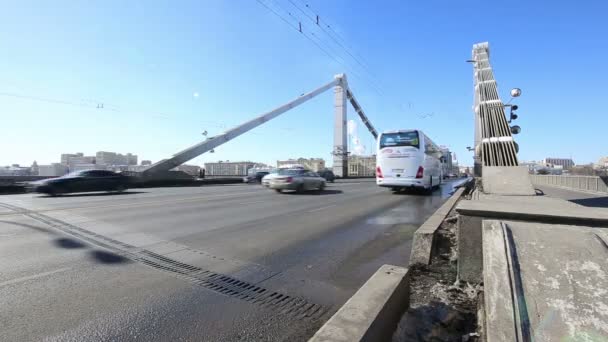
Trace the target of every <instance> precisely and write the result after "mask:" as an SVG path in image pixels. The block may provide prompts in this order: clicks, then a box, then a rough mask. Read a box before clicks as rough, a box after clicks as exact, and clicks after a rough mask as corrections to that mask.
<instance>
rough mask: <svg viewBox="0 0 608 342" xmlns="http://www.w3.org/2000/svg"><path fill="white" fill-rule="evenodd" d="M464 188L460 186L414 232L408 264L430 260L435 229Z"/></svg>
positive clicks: (428, 261) (424, 262) (423, 262)
mask: <svg viewBox="0 0 608 342" xmlns="http://www.w3.org/2000/svg"><path fill="white" fill-rule="evenodd" d="M465 189H466V188H464V187H461V188H460V189H458V190H456V192H455V193H454V194H453V195H452V197H450V198H449V199H448V200H447V201H446V202H445V203H444V204H443V205H442V206H441V207H439V209H437V211H435V213H434V214H433V215H431V217H429V218H428V219H427V220H426V221H425V222H424V223H423V224H422V226H420V228H418V230H416V232H415V233H414V242H413V244H412V251H411V254H410V265H413V264H417V263H420V264H425V265H428V264H429V263H430V262H431V257H432V253H433V241H434V238H435V231H436V230H437V229H438V228H439V226H440V225H441V223H442V222H443V220H444V219H445V218H446V216H448V214H449V213H450V211H451V210H452V208H454V205H456V202H457V201H458V199H459V198H460V197H461V196H462V194H463V193H464V191H465Z"/></svg>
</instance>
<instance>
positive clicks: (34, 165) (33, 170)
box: [30, 160, 38, 176]
mask: <svg viewBox="0 0 608 342" xmlns="http://www.w3.org/2000/svg"><path fill="white" fill-rule="evenodd" d="M30 174H31V175H32V176H38V163H37V162H36V161H35V160H34V162H33V163H32V166H31V167H30Z"/></svg>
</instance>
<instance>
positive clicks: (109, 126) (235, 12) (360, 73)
mask: <svg viewBox="0 0 608 342" xmlns="http://www.w3.org/2000/svg"><path fill="white" fill-rule="evenodd" d="M279 3H280V5H281V6H282V7H284V8H287V9H289V8H290V6H291V5H290V4H289V2H286V1H280V2H279ZM480 4H481V3H478V2H476V1H473V2H468V3H446V4H445V5H444V6H435V5H433V4H428V3H415V4H406V3H401V2H389V3H387V4H385V5H383V6H377V5H375V4H373V3H356V4H353V3H351V2H346V1H343V0H340V1H335V2H323V1H320V0H317V1H311V2H310V5H311V8H315V9H316V10H317V11H318V12H319V13H321V15H322V17H324V18H328V19H327V20H330V22H331V23H332V24H333V26H332V27H334V28H335V30H336V31H337V32H339V34H340V35H341V37H343V38H344V42H345V44H344V45H345V46H348V47H350V48H351V50H352V54H353V55H354V56H359V55H361V58H358V59H360V60H361V61H362V62H363V63H361V64H364V65H365V66H366V67H362V66H360V65H359V63H357V61H356V60H353V59H352V58H351V57H350V56H349V55H348V54H347V53H346V52H345V51H344V50H343V49H342V48H341V47H339V46H336V45H331V46H329V44H333V43H332V41H331V40H330V39H329V38H328V37H327V36H325V35H324V33H323V32H321V31H319V30H318V28H316V27H315V26H314V24H311V23H310V22H308V21H305V19H306V18H305V17H304V16H302V15H300V16H301V18H299V19H300V20H301V21H302V26H303V30H304V32H305V33H307V34H308V35H309V36H310V34H311V33H314V34H316V35H317V36H318V37H319V38H320V39H323V40H322V41H321V45H322V46H325V45H328V48H327V52H328V53H329V56H328V55H327V54H326V53H324V52H323V50H320V49H319V48H318V47H317V46H316V45H315V44H312V43H311V42H310V41H309V40H308V39H306V38H305V37H304V36H303V34H301V33H299V32H297V31H295V30H293V29H291V28H290V27H289V26H288V25H286V23H285V22H283V21H282V20H281V19H279V18H277V16H276V15H274V14H273V13H272V12H270V11H268V10H267V9H266V8H264V7H263V6H260V4H258V3H257V2H255V1H252V2H245V3H239V4H236V3H230V2H214V1H210V2H203V3H200V2H194V1H193V2H184V3H182V4H180V6H174V5H172V4H170V3H156V4H149V5H148V6H146V11H145V12H146V13H142V11H141V9H140V8H139V7H138V6H137V5H135V4H127V5H124V4H122V3H109V4H107V5H102V4H100V3H97V4H96V3H93V4H86V5H85V4H72V5H70V6H65V8H64V7H63V6H53V5H51V4H44V3H36V4H35V5H28V4H23V3H12V4H7V6H6V7H7V8H6V11H3V13H2V14H0V19H1V20H0V22H2V25H3V30H0V42H2V43H0V44H1V45H0V46H1V47H2V50H3V51H19V53H7V54H6V56H5V63H3V64H2V66H0V73H1V74H2V75H3V80H4V82H3V83H2V85H1V86H0V98H1V101H0V110H1V111H2V112H3V113H11V114H10V115H6V117H5V118H3V119H4V122H3V125H6V127H10V128H11V129H10V130H6V132H3V134H2V136H0V145H2V146H11V147H12V148H11V149H10V150H9V149H5V150H3V153H2V154H1V155H0V165H1V164H12V163H19V164H25V165H29V164H31V162H33V161H34V160H37V161H38V162H39V163H43V164H46V163H50V162H52V161H53V160H54V158H55V155H57V154H59V153H62V151H70V150H75V149H78V150H85V151H92V150H96V149H100V150H109V151H113V150H131V151H138V153H139V155H141V156H142V158H145V159H151V160H155V161H158V160H160V159H163V158H167V157H169V156H171V155H173V154H174V153H176V152H177V151H180V150H182V149H184V148H187V147H188V146H191V145H193V144H195V143H197V142H200V141H201V140H202V135H201V133H202V132H203V131H207V132H208V133H209V134H210V135H214V134H218V133H221V132H223V131H225V130H226V129H228V128H230V127H233V126H235V125H237V124H240V123H242V122H245V121H246V120H249V119H251V118H253V117H255V116H256V115H259V114H260V113H264V112H266V111H268V110H271V109H273V108H276V107H278V106H280V105H281V104H283V103H286V102H287V101H289V100H292V99H294V98H297V97H298V96H299V94H302V93H304V92H307V91H310V90H312V89H315V88H316V87H318V86H320V85H322V84H324V83H326V82H328V81H330V80H331V79H332V78H333V76H334V75H335V74H339V73H346V74H347V77H348V82H349V85H350V86H351V87H352V89H353V91H354V93H355V94H356V96H357V98H358V100H359V102H360V104H361V105H362V107H363V109H364V111H365V112H366V114H367V115H368V117H369V118H370V120H371V121H372V123H373V124H374V126H375V127H376V128H377V129H378V130H386V129H397V128H419V129H422V130H424V131H425V133H426V134H428V136H429V137H431V138H432V139H433V140H434V141H435V142H436V143H438V144H440V145H446V146H448V147H449V148H450V149H451V150H452V151H454V152H455V153H456V154H457V155H458V159H459V161H460V163H461V164H463V165H468V164H471V163H472V154H471V153H470V152H468V151H467V150H466V147H467V146H472V143H473V141H472V140H473V113H472V110H471V106H472V103H473V101H472V93H473V89H472V68H471V65H470V64H467V63H465V61H466V60H467V59H469V58H470V51H471V46H472V44H474V43H477V42H480V41H489V42H490V46H491V50H492V52H493V53H492V56H493V58H492V65H493V67H494V70H495V74H496V75H495V76H496V79H497V81H498V87H499V90H500V94H501V96H502V98H503V100H504V101H505V102H507V101H508V100H509V96H508V94H509V90H510V89H511V88H513V87H519V88H521V89H522V91H523V92H522V96H521V97H519V98H517V99H516V100H515V101H513V103H516V104H517V105H518V106H519V107H520V109H519V112H518V113H519V119H518V120H517V122H516V123H517V124H518V125H520V126H521V127H522V133H521V134H519V135H517V136H516V137H515V139H516V140H517V142H518V143H519V146H520V153H519V159H520V160H531V159H541V158H544V157H546V156H555V157H562V158H567V157H570V156H572V158H573V159H574V160H575V161H576V162H577V163H580V164H584V163H590V162H595V161H596V160H597V159H598V158H600V157H602V155H605V154H606V152H602V151H600V153H597V152H596V150H595V149H590V148H588V146H587V145H588V144H589V142H590V141H601V140H602V139H603V137H604V135H605V125H604V124H601V123H602V122H605V120H606V119H605V117H604V116H603V112H602V111H601V108H603V107H602V106H603V105H602V103H601V98H603V97H602V95H603V90H604V89H605V86H604V85H603V83H602V80H603V79H605V78H606V77H607V76H608V71H607V70H606V68H604V67H603V61H604V60H605V59H606V57H608V50H607V49H606V48H605V47H604V46H603V45H602V44H597V42H598V41H602V40H603V37H604V35H605V34H606V30H605V29H598V27H599V28H601V27H605V25H601V23H603V17H602V13H606V10H607V8H606V6H608V5H607V4H605V3H599V2H598V3H594V4H589V5H587V6H577V5H576V4H574V3H572V4H570V3H568V4H552V5H551V6H546V5H544V4H542V3H508V4H486V3H483V6H484V7H488V6H489V8H488V9H489V10H494V11H496V12H501V13H503V12H505V13H506V12H510V13H512V12H517V13H518V17H519V19H521V20H520V21H519V23H518V25H516V26H510V27H508V29H507V28H505V27H503V26H499V25H495V26H488V27H484V29H483V30H482V31H480V29H479V28H478V26H476V25H473V24H472V23H470V22H467V21H463V20H461V19H460V18H462V17H465V16H467V15H470V13H472V12H474V11H475V10H476V9H477V8H478V6H479V5H480ZM276 10H278V11H279V12H278V13H283V14H284V15H285V16H286V17H287V18H290V17H289V16H288V15H287V13H286V12H284V11H283V12H281V8H279V7H277V8H276ZM346 11H348V13H349V15H347V16H346V15H344V13H346ZM8 13H11V14H10V15H8ZM197 13H205V14H206V17H205V18H206V19H205V20H200V17H199V16H198V15H197ZM293 13H294V16H295V13H296V12H293ZM428 13H433V15H432V16H429V15H428ZM541 13H542V15H541V17H542V18H541V19H542V20H540V21H539V15H540V14H541ZM105 17H112V18H113V21H114V22H115V25H107V24H106V23H104V22H103V19H102V18H105ZM66 18H70V20H64V19H66ZM423 18H424V19H423ZM583 18H584V19H583ZM135 19H136V20H135ZM289 20H290V22H291V23H292V24H293V23H296V24H297V20H295V19H294V20H292V19H289ZM404 23H405V24H404ZM24 25H25V26H28V27H29V28H30V29H28V30H26V31H24V30H23V27H24ZM166 25H171V26H172V27H173V28H174V30H171V31H167V30H165V29H164V27H165V26H166ZM100 27H103V30H100V29H99V28H100ZM252 27H255V28H256V30H251V28H252ZM546 32H552V34H550V35H547V34H546ZM378 37H383V39H378ZM243 41H249V42H252V43H251V44H243V43H242V42H243ZM539 41H542V42H543V51H544V53H543V54H533V53H522V52H523V51H533V49H534V48H536V47H537V46H538V42H539ZM100 42H103V43H100ZM326 47H327V46H326ZM351 50H349V51H351ZM583 50H584V51H586V57H585V63H584V65H582V64H581V63H580V62H579V61H577V58H574V57H576V56H575V55H574V51H583ZM67 51H69V53H67ZM243 56H247V57H246V58H243ZM547 56H551V57H547ZM555 56H559V57H555ZM587 70H594V72H593V73H590V72H586V71H587ZM558 71H559V72H558ZM579 84H584V85H585V86H584V87H580V86H575V85H579ZM561 93H565V94H567V96H566V97H565V100H560V101H556V100H555V98H556V96H561ZM572 116H574V117H582V118H584V120H571V119H569V118H571V117H572ZM349 119H354V120H355V121H357V122H358V123H359V137H360V139H361V143H362V145H363V146H372V147H373V139H372V138H371V135H370V134H369V133H368V132H367V131H366V130H365V128H364V127H363V125H361V123H360V121H358V119H357V118H356V114H355V113H354V111H353V110H352V108H349ZM593 122H595V123H597V124H593V125H590V124H588V123H593ZM332 128H333V94H332V93H331V92H328V93H326V94H323V95H320V96H319V97H318V98H317V99H314V100H313V101H311V102H310V103H307V104H305V105H303V106H302V107H300V108H296V109H294V110H292V111H290V112H288V113H285V114H284V115H283V116H281V117H279V118H277V119H274V120H272V121H270V122H268V123H267V124H265V125H263V126H262V127H259V128H257V129H255V130H253V131H252V132H249V133H247V134H245V135H243V136H241V137H238V138H237V139H235V140H234V141H231V142H229V143H228V144H226V145H224V146H221V147H219V148H217V149H216V150H215V154H205V155H203V156H201V157H199V158H196V159H195V160H193V161H190V162H189V163H194V164H198V165H200V164H203V163H204V162H206V161H213V160H217V159H229V160H237V159H243V158H244V157H247V158H251V159H256V160H260V161H261V162H270V161H272V160H279V159H285V158H289V157H292V156H300V155H306V156H310V155H314V156H319V157H323V158H326V159H328V160H329V159H330V153H331V151H332V146H333V144H332V143H333V133H332ZM566 136H567V137H568V138H567V139H565V138H564V137H566ZM372 147H369V149H373V148H372Z"/></svg>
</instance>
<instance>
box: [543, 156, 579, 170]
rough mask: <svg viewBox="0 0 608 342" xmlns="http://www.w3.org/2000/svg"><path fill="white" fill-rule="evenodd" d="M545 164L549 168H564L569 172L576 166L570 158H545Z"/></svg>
mask: <svg viewBox="0 0 608 342" xmlns="http://www.w3.org/2000/svg"><path fill="white" fill-rule="evenodd" d="M543 164H545V166H547V167H551V168H552V167H554V166H556V165H559V166H562V167H563V169H565V170H569V169H571V168H572V167H573V166H574V161H572V159H569V158H545V159H544V160H543Z"/></svg>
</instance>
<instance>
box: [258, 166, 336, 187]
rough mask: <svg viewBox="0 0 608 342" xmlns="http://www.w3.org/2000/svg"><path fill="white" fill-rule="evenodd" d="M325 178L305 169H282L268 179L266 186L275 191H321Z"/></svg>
mask: <svg viewBox="0 0 608 342" xmlns="http://www.w3.org/2000/svg"><path fill="white" fill-rule="evenodd" d="M325 185H326V181H325V178H323V177H321V176H319V175H318V174H317V173H316V172H312V171H309V170H305V169H282V170H279V172H278V173H277V174H276V176H273V177H272V178H270V179H269V180H268V187H269V188H270V189H274V190H275V191H276V192H282V191H283V190H295V191H296V192H304V191H307V190H318V191H323V190H324V189H325Z"/></svg>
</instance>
